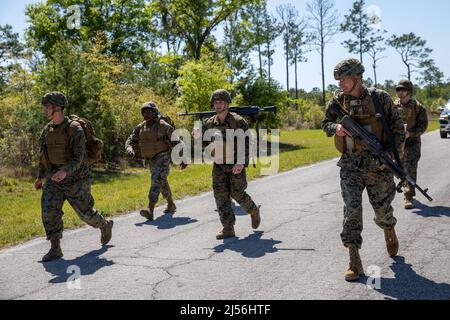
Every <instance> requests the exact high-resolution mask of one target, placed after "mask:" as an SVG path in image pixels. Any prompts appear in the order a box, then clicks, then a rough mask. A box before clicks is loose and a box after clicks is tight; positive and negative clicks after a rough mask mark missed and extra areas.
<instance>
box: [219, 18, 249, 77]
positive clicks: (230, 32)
mask: <svg viewBox="0 0 450 320" xmlns="http://www.w3.org/2000/svg"><path fill="white" fill-rule="evenodd" d="M247 18H248V17H247V15H246V13H245V12H243V11H236V12H235V13H234V14H232V15H231V16H230V17H229V18H228V19H227V20H226V23H225V27H224V40H223V44H222V46H221V51H222V54H223V56H224V58H225V61H226V62H227V65H228V66H229V67H230V68H231V70H232V75H231V82H232V83H233V82H234V81H235V79H237V78H239V77H240V76H242V73H243V71H244V70H248V69H251V63H250V57H249V55H250V51H251V48H252V47H253V39H252V35H251V31H250V28H251V26H250V22H249V20H248V19H247Z"/></svg>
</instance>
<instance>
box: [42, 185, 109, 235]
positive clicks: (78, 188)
mask: <svg viewBox="0 0 450 320" xmlns="http://www.w3.org/2000/svg"><path fill="white" fill-rule="evenodd" d="M65 200H67V201H69V204H70V205H71V206H72V208H73V209H74V210H75V212H76V213H77V215H78V216H79V217H80V219H81V220H83V221H84V222H85V223H87V224H88V225H90V226H92V227H94V228H100V227H102V226H104V225H105V222H106V220H105V218H104V217H103V216H101V215H100V214H99V213H98V212H97V210H95V209H94V198H93V197H92V195H91V180H90V178H86V179H80V180H78V181H74V182H73V183H70V184H67V183H64V182H62V183H57V182H54V181H52V180H50V179H47V181H46V182H45V184H44V188H43V191H42V199H41V208H42V222H43V224H44V228H45V233H46V234H47V240H57V239H61V238H62V233H63V229H64V225H63V220H62V216H63V214H64V212H63V211H62V208H63V204H64V201H65Z"/></svg>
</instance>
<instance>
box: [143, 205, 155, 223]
mask: <svg viewBox="0 0 450 320" xmlns="http://www.w3.org/2000/svg"><path fill="white" fill-rule="evenodd" d="M155 205H156V203H154V202H150V203H149V204H148V210H141V212H140V214H141V216H143V217H144V218H146V219H147V220H148V221H153V211H154V210H155Z"/></svg>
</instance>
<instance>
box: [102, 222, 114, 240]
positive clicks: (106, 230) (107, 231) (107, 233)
mask: <svg viewBox="0 0 450 320" xmlns="http://www.w3.org/2000/svg"><path fill="white" fill-rule="evenodd" d="M113 225H114V221H112V220H106V223H105V224H104V225H103V226H102V227H100V231H101V233H102V234H101V237H100V242H101V244H102V245H106V244H108V242H109V241H110V240H111V237H112V228H113Z"/></svg>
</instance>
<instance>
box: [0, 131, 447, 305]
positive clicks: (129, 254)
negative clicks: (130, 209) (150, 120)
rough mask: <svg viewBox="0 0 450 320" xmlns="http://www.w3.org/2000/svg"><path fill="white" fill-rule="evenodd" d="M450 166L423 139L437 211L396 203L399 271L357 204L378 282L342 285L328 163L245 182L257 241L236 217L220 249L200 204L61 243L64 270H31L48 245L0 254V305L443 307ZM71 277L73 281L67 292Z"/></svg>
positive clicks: (336, 196) (424, 166)
mask: <svg viewBox="0 0 450 320" xmlns="http://www.w3.org/2000/svg"><path fill="white" fill-rule="evenodd" d="M449 159H450V139H447V140H441V139H440V138H439V133H438V132H433V133H431V134H427V135H426V136H424V138H423V158H422V160H421V162H420V167H419V183H420V185H422V186H424V187H429V188H430V194H431V195H432V196H433V197H434V201H433V202H432V203H429V202H427V200H426V199H425V198H423V197H422V196H421V195H419V196H418V201H417V202H416V209H414V210H412V211H406V210H404V209H403V208H402V204H403V200H402V196H401V195H399V196H398V197H397V198H396V199H395V201H394V206H395V216H396V217H397V219H398V226H397V234H398V237H399V241H400V251H399V256H398V257H396V258H395V259H391V258H389V256H388V254H387V252H386V249H385V244H384V236H383V231H382V230H381V229H379V228H378V227H377V226H376V225H375V223H374V222H373V221H372V219H373V217H374V214H373V210H372V209H371V207H370V205H369V203H368V199H367V195H366V194H364V227H365V229H364V232H363V238H364V244H363V249H362V250H361V256H362V261H363V264H364V267H365V268H366V269H368V268H369V267H370V268H369V269H371V270H375V274H377V273H378V274H379V275H380V277H379V278H374V279H372V278H367V277H366V278H363V279H362V280H361V281H359V282H357V283H347V282H345V281H344V280H343V272H344V271H345V269H346V267H347V264H348V260H347V259H348V257H347V251H346V249H345V248H344V247H343V246H342V244H341V242H340V238H339V233H340V231H341V225H342V207H343V203H342V199H341V194H340V188H339V178H338V175H339V171H338V170H339V169H338V167H337V166H336V160H332V161H328V162H324V163H320V164H317V165H314V166H311V167H307V168H301V169H296V170H293V171H290V172H286V173H282V174H279V175H275V176H271V177H266V178H262V179H258V180H256V181H253V182H251V183H250V185H249V189H248V191H249V193H250V194H251V195H252V197H253V198H254V199H255V200H256V202H257V203H259V204H261V205H262V224H261V227H260V230H258V231H256V232H254V231H253V230H252V229H251V226H250V217H249V216H247V215H243V213H242V211H241V210H240V208H239V207H236V211H237V222H236V234H237V238H233V239H228V240H225V241H217V240H216V239H215V234H216V232H217V231H218V230H219V228H220V223H219V220H218V216H217V212H215V204H214V199H213V196H212V194H211V193H206V194H202V195H200V196H197V197H193V198H188V199H185V200H182V201H179V202H178V203H177V204H178V212H177V213H176V214H175V215H174V216H173V217H172V216H171V215H164V214H163V213H162V210H163V208H162V207H160V208H158V209H157V210H156V216H157V217H158V218H157V219H156V220H155V221H153V222H145V221H144V220H143V218H141V217H140V216H139V214H138V213H137V212H134V213H131V214H127V215H125V216H122V217H120V218H117V219H114V220H115V225H114V230H113V239H112V241H111V242H110V245H108V246H107V247H103V248H102V247H101V246H100V236H99V231H98V230H95V229H92V228H89V227H86V228H82V229H79V230H75V231H68V232H65V234H64V239H63V241H62V247H63V251H64V258H63V259H61V260H58V261H55V262H51V263H46V264H42V263H40V262H38V261H39V260H40V258H41V257H42V255H43V254H45V253H46V252H47V250H48V245H49V244H48V243H47V242H46V241H45V240H44V239H43V238H40V239H35V240H33V241H30V242H28V243H25V244H23V245H20V246H17V247H14V248H10V249H7V250H3V251H0V298H1V299H195V300H197V299H200V300H202V299H221V300H223V299H250V300H253V299H269V300H270V299H281V300H284V299H294V300H297V299H450V267H449V266H450V237H449V234H450V197H449V192H450V191H449V190H450V173H449V171H450V170H449V169H450V168H449V164H450V162H449ZM250 170H252V169H251V168H250ZM143 196H145V195H143ZM77 271H79V274H81V276H80V278H79V280H77V281H69V282H68V280H73V279H74V278H77V276H76V274H77ZM367 282H369V283H371V284H372V287H368V286H367Z"/></svg>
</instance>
